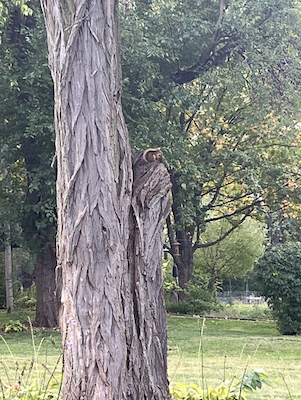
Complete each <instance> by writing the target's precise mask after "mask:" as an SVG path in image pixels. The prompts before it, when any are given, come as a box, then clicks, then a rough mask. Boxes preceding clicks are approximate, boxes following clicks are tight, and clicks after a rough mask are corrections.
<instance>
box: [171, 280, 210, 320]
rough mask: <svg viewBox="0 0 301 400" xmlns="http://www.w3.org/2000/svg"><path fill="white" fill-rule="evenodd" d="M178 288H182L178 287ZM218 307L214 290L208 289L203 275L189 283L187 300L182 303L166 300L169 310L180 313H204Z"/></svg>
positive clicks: (186, 291)
mask: <svg viewBox="0 0 301 400" xmlns="http://www.w3.org/2000/svg"><path fill="white" fill-rule="evenodd" d="M178 290H181V289H180V288H178ZM216 307H218V306H217V305H216V303H215V302H214V297H213V295H212V292H210V291H209V289H208V283H207V281H206V280H205V279H204V277H202V276H198V277H194V278H193V279H192V281H190V282H189V283H188V284H187V288H186V290H185V300H184V301H181V302H180V303H177V302H172V301H168V300H167V301H166V309H167V311H168V312H176V313H180V314H204V313H207V312H210V311H211V310H213V309H216Z"/></svg>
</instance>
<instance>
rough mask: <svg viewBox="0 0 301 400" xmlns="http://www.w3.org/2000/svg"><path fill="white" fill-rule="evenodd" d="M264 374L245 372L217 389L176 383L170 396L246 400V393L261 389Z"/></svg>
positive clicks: (194, 399)
mask: <svg viewBox="0 0 301 400" xmlns="http://www.w3.org/2000/svg"><path fill="white" fill-rule="evenodd" d="M265 378H266V374H265V373H264V372H263V371H262V370H258V371H250V372H247V373H246V374H245V375H244V376H243V377H242V378H241V379H240V380H238V379H235V378H234V379H232V381H231V382H223V383H222V384H221V385H219V386H218V387H217V388H211V387H208V388H206V389H205V390H203V389H201V388H200V387H198V386H197V385H194V384H190V385H189V386H185V385H183V384H182V383H176V384H174V385H172V387H171V394H172V395H173V396H174V399H175V400H213V399H216V400H217V399H219V400H246V397H247V392H252V391H254V390H256V389H261V387H262V384H263V383H266V382H265Z"/></svg>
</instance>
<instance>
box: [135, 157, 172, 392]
mask: <svg viewBox="0 0 301 400" xmlns="http://www.w3.org/2000/svg"><path fill="white" fill-rule="evenodd" d="M170 188H171V183H170V177H169V174H168V172H167V170H166V168H165V167H164V165H163V164H160V163H159V162H153V163H151V164H149V163H146V162H145V161H144V160H143V158H142V154H140V155H139V156H138V157H137V158H136V159H135V162H134V185H133V199H132V209H131V218H130V245H129V267H130V273H131V287H130V293H129V296H130V297H131V298H132V301H133V312H132V316H133V319H132V320H129V321H127V346H128V350H129V353H128V358H127V369H128V374H129V377H128V397H127V398H128V399H129V400H130V399H137V400H138V399H141V400H142V399H157V400H159V399H168V398H169V394H168V385H167V378H166V376H167V358H166V356H167V334H166V332H167V329H166V313H165V306H164V297H163V281H162V249H163V238H162V232H163V225H164V222H165V220H166V218H167V216H168V214H169V211H170V196H169V190H170ZM127 290H129V288H127ZM141 387H143V388H144V389H143V391H141V389H140V388H141Z"/></svg>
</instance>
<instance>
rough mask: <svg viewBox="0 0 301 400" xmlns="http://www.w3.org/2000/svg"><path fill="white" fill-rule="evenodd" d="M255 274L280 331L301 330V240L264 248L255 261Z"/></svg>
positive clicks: (299, 331)
mask: <svg viewBox="0 0 301 400" xmlns="http://www.w3.org/2000/svg"><path fill="white" fill-rule="evenodd" d="M255 274H256V279H257V281H258V287H259V291H260V293H261V295H262V296H264V297H265V298H266V299H267V300H268V303H269V305H270V306H271V308H272V309H273V312H274V314H275V318H276V319H277V325H278V329H279V331H280V333H282V334H285V335H296V334H298V333H301V243H285V244H281V245H277V246H275V247H273V248H271V249H270V250H268V251H266V252H265V254H264V255H263V256H262V257H261V258H260V259H259V261H258V262H257V265H256V268H255Z"/></svg>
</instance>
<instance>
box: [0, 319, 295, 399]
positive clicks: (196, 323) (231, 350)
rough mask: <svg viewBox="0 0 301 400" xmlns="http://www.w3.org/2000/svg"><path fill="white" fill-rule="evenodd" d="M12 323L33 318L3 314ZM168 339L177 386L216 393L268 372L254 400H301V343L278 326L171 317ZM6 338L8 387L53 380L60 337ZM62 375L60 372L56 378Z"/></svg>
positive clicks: (2, 357)
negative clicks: (234, 380) (238, 380)
mask: <svg viewBox="0 0 301 400" xmlns="http://www.w3.org/2000/svg"><path fill="white" fill-rule="evenodd" d="M31 318H32V319H33V314H31ZM11 319H20V320H23V321H24V320H25V321H26V319H27V318H26V315H25V314H24V313H23V314H21V315H19V314H18V313H13V314H11V315H7V314H5V313H0V326H2V325H3V323H4V322H5V321H6V322H7V321H8V320H11ZM168 337H169V341H168V344H169V350H168V366H169V378H170V381H171V382H181V383H184V384H189V383H196V384H197V385H199V386H201V387H202V386H204V387H207V386H211V387H216V386H218V385H219V384H220V383H221V382H222V381H223V380H224V379H226V380H231V379H232V378H233V376H237V377H240V376H242V375H243V373H244V371H245V370H246V369H247V370H248V371H251V370H255V369H263V370H264V371H265V372H266V374H267V375H268V383H269V384H270V386H268V385H264V386H263V388H262V389H261V390H260V391H257V392H256V393H253V394H249V396H248V399H250V400H264V399H269V400H287V399H288V398H289V392H290V394H291V397H292V399H293V400H298V399H301V387H300V386H301V385H300V383H301V337H299V336H296V337H291V336H281V335H279V333H278V332H277V330H276V326H275V324H274V323H272V322H258V321H254V322H250V321H232V320H218V319H206V320H205V321H204V320H203V319H202V318H192V317H179V316H169V317H168ZM2 338H3V339H0V378H1V380H2V381H4V382H8V381H9V382H10V383H14V382H17V381H18V379H19V376H20V374H22V371H23V370H24V371H25V372H24V376H23V380H24V379H25V378H24V377H26V374H27V376H31V377H37V376H39V377H40V378H41V376H42V377H43V379H45V380H47V379H48V378H49V377H50V375H51V374H50V372H49V371H52V370H53V369H54V367H55V366H56V364H57V361H58V359H59V356H60V349H59V348H56V347H55V346H54V345H53V339H54V341H55V342H56V343H57V344H58V346H60V334H59V332H58V331H55V332H50V331H34V344H33V340H32V339H33V338H32V335H31V333H30V332H17V333H6V334H5V333H3V332H2ZM32 360H34V361H35V363H34V367H33V368H32V370H31V361H32ZM43 365H44V366H43ZM47 369H49V371H47ZM59 374H60V368H57V370H56V372H55V375H56V376H57V375H59ZM0 399H1V393H0ZM133 400H134V399H133Z"/></svg>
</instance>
